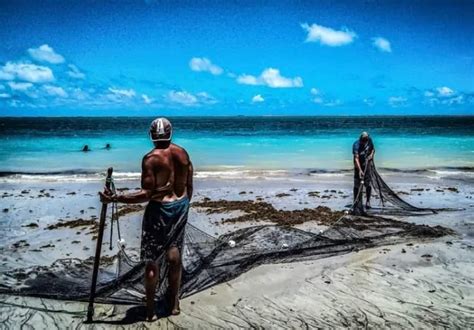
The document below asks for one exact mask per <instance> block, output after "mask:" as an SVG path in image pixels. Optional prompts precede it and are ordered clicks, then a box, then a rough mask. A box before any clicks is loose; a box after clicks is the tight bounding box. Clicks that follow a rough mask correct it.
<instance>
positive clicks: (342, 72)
mask: <svg viewBox="0 0 474 330" xmlns="http://www.w3.org/2000/svg"><path fill="white" fill-rule="evenodd" d="M473 21H474V2H468V1H450V2H448V1H364V2H363V1H317V2H316V1H313V2H312V1H241V2H239V3H237V2H233V1H205V2H199V1H185V2H177V1H135V2H131V1H129V2H124V1H114V2H106V1H76V2H73V1H51V2H44V1H43V2H42V3H41V4H40V3H39V1H1V0H0V40H1V41H2V42H1V45H0V115H2V116H22V115H29V116H40V115H61V116H64V115H66V116H67V115H72V116H77V115H85V116H89V115H90V116H107V115H117V116H120V115H133V116H136V115H144V116H153V115H319V114H321V115H352V114H353V115H391V114H456V115H457V114H472V115H474V24H472V22H473Z"/></svg>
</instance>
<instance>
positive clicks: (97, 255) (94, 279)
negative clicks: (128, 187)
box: [87, 167, 113, 322]
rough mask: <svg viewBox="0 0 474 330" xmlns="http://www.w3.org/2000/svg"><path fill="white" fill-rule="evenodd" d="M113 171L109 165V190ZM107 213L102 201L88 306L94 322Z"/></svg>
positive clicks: (88, 313) (106, 182)
mask: <svg viewBox="0 0 474 330" xmlns="http://www.w3.org/2000/svg"><path fill="white" fill-rule="evenodd" d="M112 172H113V168H112V167H109V168H108V169H107V179H106V181H105V186H106V188H107V190H108V189H110V183H111V179H112ZM106 215H107V204H106V203H102V208H101V210H100V220H99V233H98V235H97V245H96V248H95V258H94V269H93V271H92V283H91V292H90V296H89V306H88V308H87V322H92V317H93V316H94V299H95V289H96V285H97V275H98V273H99V264H100V252H101V250H102V239H103V237H104V228H105V217H106Z"/></svg>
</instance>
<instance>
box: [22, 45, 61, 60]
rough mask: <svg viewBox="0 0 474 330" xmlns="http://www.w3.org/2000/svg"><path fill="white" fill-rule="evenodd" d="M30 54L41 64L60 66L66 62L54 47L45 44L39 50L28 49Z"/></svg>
mask: <svg viewBox="0 0 474 330" xmlns="http://www.w3.org/2000/svg"><path fill="white" fill-rule="evenodd" d="M28 53H29V54H30V56H31V57H32V58H34V59H35V60H37V61H40V62H47V63H52V64H59V63H63V62H64V57H62V56H61V55H59V54H58V53H56V52H55V51H54V49H53V48H52V47H49V46H48V45H46V44H44V45H41V46H39V47H38V48H30V49H28Z"/></svg>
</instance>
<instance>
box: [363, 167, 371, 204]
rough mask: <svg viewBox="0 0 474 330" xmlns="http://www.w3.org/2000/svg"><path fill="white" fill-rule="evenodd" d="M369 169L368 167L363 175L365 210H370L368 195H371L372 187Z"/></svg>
mask: <svg viewBox="0 0 474 330" xmlns="http://www.w3.org/2000/svg"><path fill="white" fill-rule="evenodd" d="M370 178H371V176H370V168H369V167H368V168H367V170H366V173H365V178H364V185H365V198H366V203H365V205H366V208H368V209H370V208H371V206H370V195H371V193H372V186H371V184H370V183H371V180H370Z"/></svg>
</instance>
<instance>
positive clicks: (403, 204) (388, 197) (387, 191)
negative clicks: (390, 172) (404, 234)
mask: <svg viewBox="0 0 474 330" xmlns="http://www.w3.org/2000/svg"><path fill="white" fill-rule="evenodd" d="M365 172H366V173H367V175H366V176H365V180H369V181H370V186H371V187H372V188H373V189H375V195H376V197H378V199H379V200H380V203H381V206H382V207H381V208H376V209H374V210H371V211H368V210H366V209H364V207H363V198H362V195H363V188H364V185H363V184H361V185H360V188H359V194H358V198H356V202H355V203H354V206H353V214H356V215H366V216H367V215H370V214H374V213H376V214H385V215H395V216H411V215H423V214H433V213H437V212H439V211H454V209H450V208H423V207H417V206H415V205H413V204H410V203H408V202H407V201H405V200H403V199H402V198H401V197H400V196H399V195H398V194H397V193H396V192H395V191H393V190H392V189H391V188H390V186H389V185H388V184H387V183H386V182H385V181H384V179H383V178H382V176H381V175H380V174H379V172H378V171H377V168H376V167H375V164H374V162H373V161H369V162H367V163H366V165H365Z"/></svg>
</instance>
